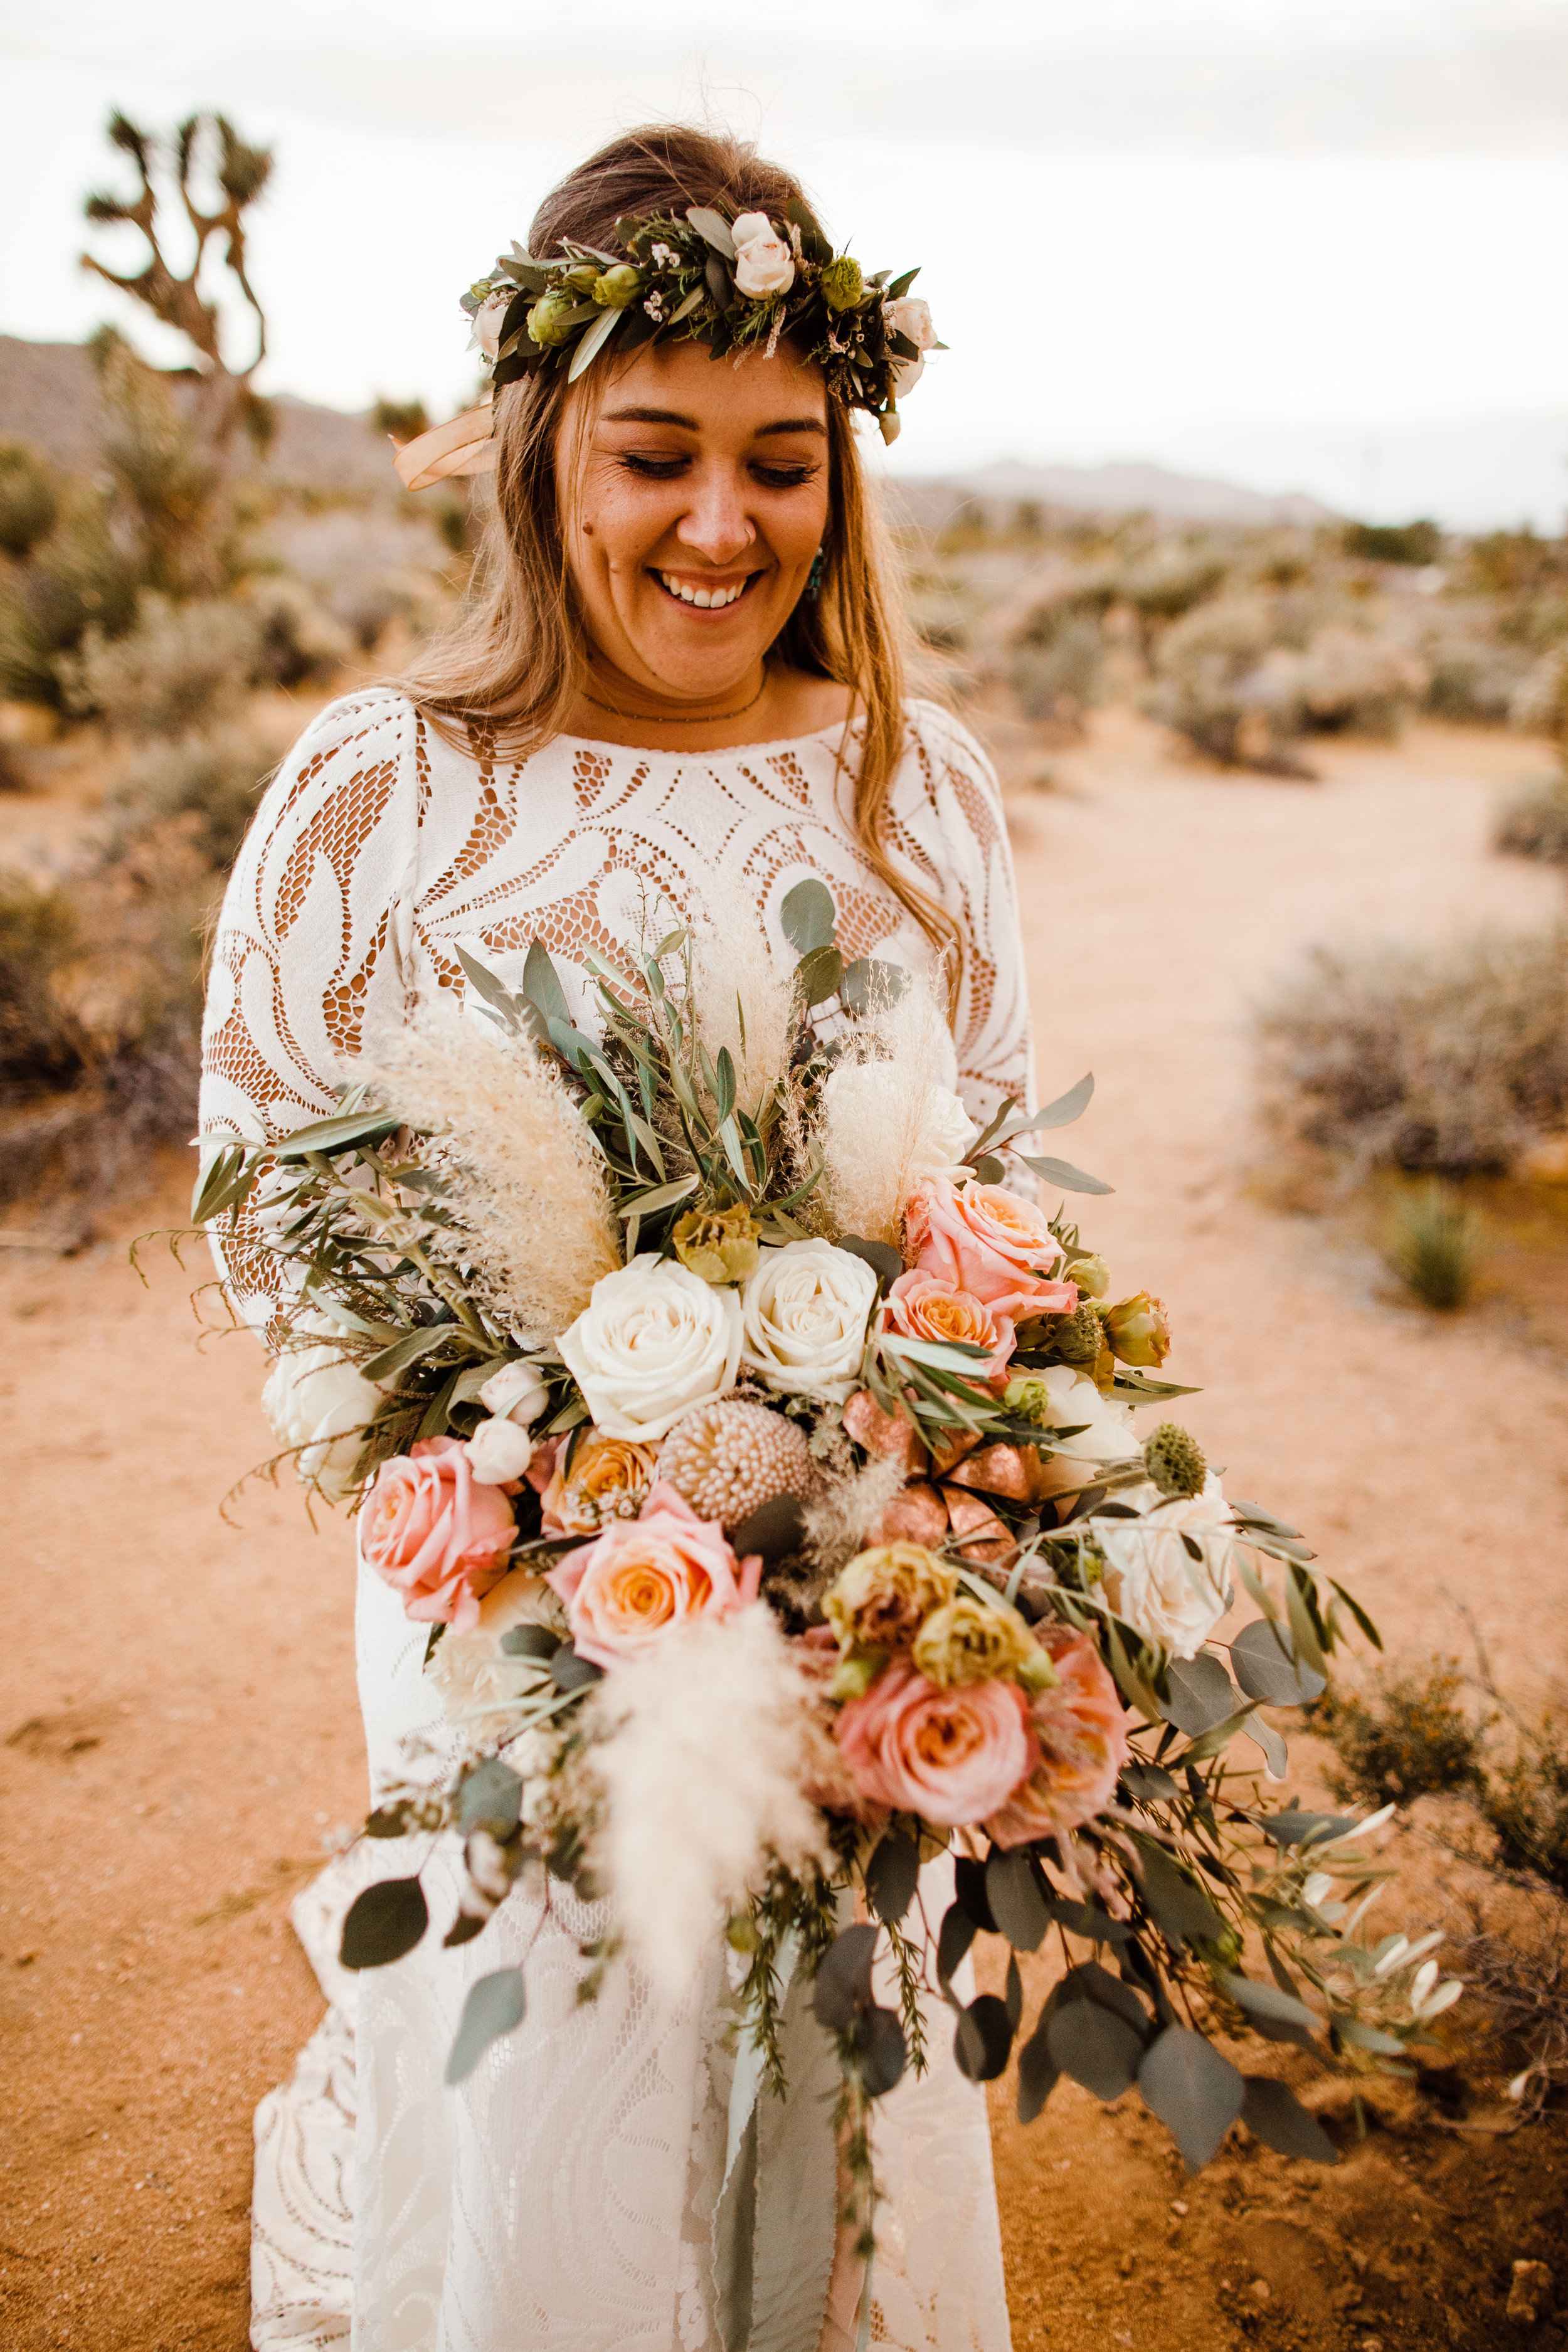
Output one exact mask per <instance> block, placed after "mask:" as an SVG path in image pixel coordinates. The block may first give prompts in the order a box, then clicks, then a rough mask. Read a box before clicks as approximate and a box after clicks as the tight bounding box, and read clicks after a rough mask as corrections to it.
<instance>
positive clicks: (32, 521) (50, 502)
mask: <svg viewBox="0 0 1568 2352" xmlns="http://www.w3.org/2000/svg"><path fill="white" fill-rule="evenodd" d="M59 510H60V493H59V485H58V482H57V481H56V479H55V476H54V472H53V469H52V467H48V466H46V465H45V464H44V463H43V461H42V460H41V459H40V458H39V457H36V456H35V455H34V453H33V451H32V450H31V449H29V448H28V447H27V446H26V443H24V442H21V441H0V548H3V549H4V550H5V553H6V554H7V555H16V556H22V555H30V554H31V553H32V551H33V550H34V548H35V547H36V546H37V543H38V541H39V540H41V539H47V537H48V535H49V533H50V531H51V530H53V529H54V527H55V524H56V522H57V520H58V517H59Z"/></svg>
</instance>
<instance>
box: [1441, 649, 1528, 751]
mask: <svg viewBox="0 0 1568 2352" xmlns="http://www.w3.org/2000/svg"><path fill="white" fill-rule="evenodd" d="M1422 650H1423V654H1424V656H1425V659H1426V674H1427V682H1426V709H1428V710H1429V711H1430V712H1431V714H1432V716H1433V717H1434V719H1452V720H1456V721H1466V720H1468V721H1469V722H1471V723H1472V724H1476V725H1480V726H1484V727H1500V726H1501V725H1502V724H1503V722H1504V720H1505V719H1508V718H1509V717H1510V713H1511V711H1512V708H1513V699H1514V697H1515V695H1516V694H1517V693H1518V691H1519V688H1520V685H1521V681H1522V679H1523V677H1524V675H1525V671H1526V668H1527V667H1528V657H1527V656H1525V655H1524V654H1522V653H1521V651H1520V649H1519V648H1518V647H1517V646H1509V645H1501V644H1500V643H1499V642H1498V640H1497V639H1496V638H1495V637H1493V636H1490V635H1487V634H1486V633H1485V632H1484V631H1483V630H1481V629H1479V628H1477V629H1470V630H1467V629H1462V628H1448V629H1443V630H1439V631H1437V632H1436V633H1435V634H1433V635H1431V636H1429V637H1428V638H1427V639H1426V644H1425V645H1424V646H1423V648H1422Z"/></svg>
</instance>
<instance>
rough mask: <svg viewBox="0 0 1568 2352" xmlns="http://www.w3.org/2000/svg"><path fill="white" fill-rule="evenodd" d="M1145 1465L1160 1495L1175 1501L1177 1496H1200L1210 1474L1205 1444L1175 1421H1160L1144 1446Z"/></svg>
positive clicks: (1189, 1497)
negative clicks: (1205, 1456)
mask: <svg viewBox="0 0 1568 2352" xmlns="http://www.w3.org/2000/svg"><path fill="white" fill-rule="evenodd" d="M1143 1467H1144V1468H1145V1470H1147V1472H1148V1473H1149V1475H1150V1477H1151V1478H1152V1480H1153V1481H1154V1484H1155V1486H1158V1488H1159V1489H1160V1492H1161V1494H1162V1495H1168V1496H1171V1497H1172V1499H1174V1498H1175V1497H1176V1496H1178V1495H1180V1496H1185V1497H1186V1498H1187V1499H1188V1500H1189V1501H1190V1500H1191V1499H1192V1497H1193V1496H1194V1495H1201V1494H1202V1493H1203V1491H1204V1483H1205V1479H1206V1478H1207V1476H1208V1475H1209V1466H1208V1464H1207V1463H1206V1462H1205V1460H1204V1454H1203V1448H1202V1446H1201V1445H1200V1444H1198V1442H1197V1439H1196V1438H1195V1437H1193V1436H1190V1435H1189V1434H1188V1433H1187V1432H1186V1430H1184V1428H1183V1427H1182V1425H1181V1423H1180V1422H1176V1421H1163V1422H1162V1423H1160V1426H1159V1428H1158V1429H1157V1430H1156V1431H1155V1432H1154V1433H1153V1435H1152V1437H1151V1438H1150V1440H1149V1443H1148V1444H1147V1445H1145V1447H1144V1448H1143Z"/></svg>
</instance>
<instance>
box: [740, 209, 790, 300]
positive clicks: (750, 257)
mask: <svg viewBox="0 0 1568 2352" xmlns="http://www.w3.org/2000/svg"><path fill="white" fill-rule="evenodd" d="M730 234H731V236H732V237H733V238H734V240H735V284H736V287H737V289H738V290H739V291H740V292H741V293H742V294H746V295H749V296H750V297H751V299H752V301H755V300H757V299H758V298H759V297H760V296H762V295H766V294H787V293H788V292H789V289H790V288H791V287H792V286H793V285H794V284H795V257H794V256H793V254H792V253H791V252H790V249H789V247H788V246H787V245H785V243H784V239H783V238H782V237H781V236H779V234H778V232H777V230H776V229H775V228H774V226H773V223H772V221H771V220H769V218H768V216H767V215H766V213H742V214H741V215H739V216H738V217H737V219H736V221H735V225H734V226H733V227H732V228H731V231H730Z"/></svg>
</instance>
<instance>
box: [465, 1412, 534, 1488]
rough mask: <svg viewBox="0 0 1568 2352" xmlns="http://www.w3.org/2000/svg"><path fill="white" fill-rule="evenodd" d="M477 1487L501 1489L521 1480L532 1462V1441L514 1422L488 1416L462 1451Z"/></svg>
mask: <svg viewBox="0 0 1568 2352" xmlns="http://www.w3.org/2000/svg"><path fill="white" fill-rule="evenodd" d="M463 1451H464V1453H465V1454H467V1455H468V1467H469V1469H470V1470H471V1471H472V1472H473V1474H474V1479H475V1482H476V1484H477V1485H479V1486H506V1485H507V1483H508V1482H509V1480H510V1479H513V1478H521V1475H522V1474H523V1472H524V1471H525V1470H526V1469H527V1467H528V1465H529V1464H530V1463H531V1461H532V1459H533V1440H532V1438H531V1437H530V1435H529V1433H528V1432H527V1430H526V1429H521V1428H520V1427H519V1426H518V1424H517V1423H516V1422H515V1421H507V1420H506V1419H504V1418H503V1417H502V1416H501V1415H500V1414H492V1415H491V1416H490V1418H489V1421H481V1422H480V1423H479V1427H478V1429H476V1430H475V1432H474V1433H473V1435H472V1437H470V1438H469V1440H468V1444H466V1445H465V1446H464V1448H463Z"/></svg>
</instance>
